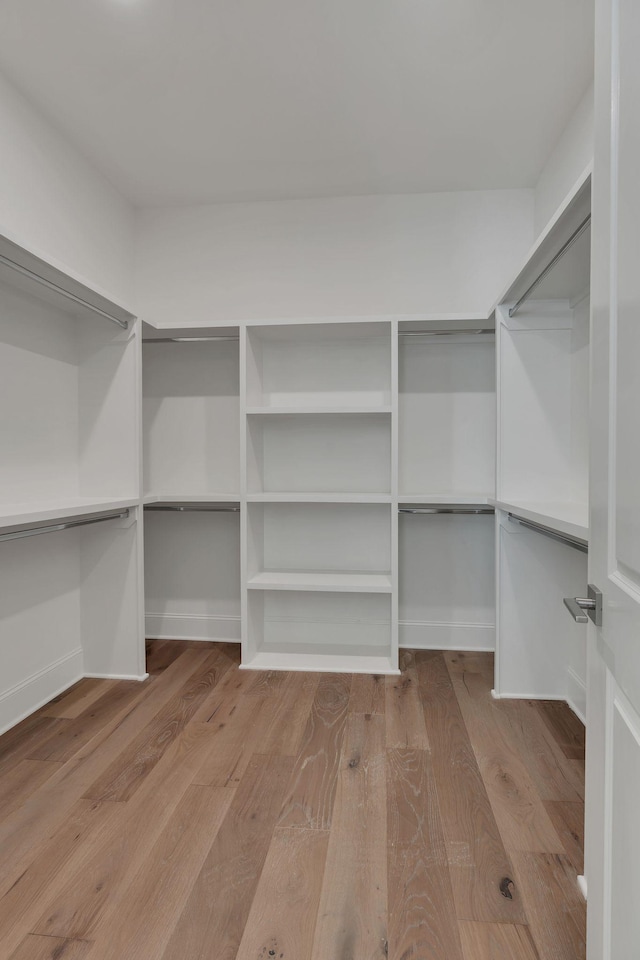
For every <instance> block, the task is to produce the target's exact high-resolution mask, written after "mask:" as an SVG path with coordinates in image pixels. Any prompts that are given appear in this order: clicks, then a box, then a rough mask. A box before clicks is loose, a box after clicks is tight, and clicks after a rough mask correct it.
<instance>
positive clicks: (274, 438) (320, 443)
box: [247, 413, 391, 495]
mask: <svg viewBox="0 0 640 960" xmlns="http://www.w3.org/2000/svg"><path fill="white" fill-rule="evenodd" d="M247 485H248V486H247V489H248V493H249V494H253V493H311V492H315V491H318V492H324V493H371V494H389V495H390V494H391V416H390V415H389V414H385V413H382V414H379V413H376V414H373V413H368V414H342V415H340V416H336V415H333V414H309V415H307V414H304V415H303V414H291V415H290V416H282V415H277V416H262V417H249V418H248V420H247Z"/></svg>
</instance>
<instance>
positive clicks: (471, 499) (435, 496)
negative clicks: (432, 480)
mask: <svg viewBox="0 0 640 960" xmlns="http://www.w3.org/2000/svg"><path fill="white" fill-rule="evenodd" d="M491 496H492V494H489V493H487V492H486V491H484V492H483V493H456V492H452V493H401V494H400V495H399V497H398V503H415V504H421V505H425V506H427V505H432V504H433V505H434V506H438V505H439V504H447V505H450V506H467V505H468V504H471V505H474V504H478V505H485V504H489V503H493V501H492V500H491V499H490V497H491Z"/></svg>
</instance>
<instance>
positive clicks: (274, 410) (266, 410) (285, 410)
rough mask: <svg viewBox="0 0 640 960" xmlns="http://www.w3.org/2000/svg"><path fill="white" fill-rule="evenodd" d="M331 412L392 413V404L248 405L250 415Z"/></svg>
mask: <svg viewBox="0 0 640 960" xmlns="http://www.w3.org/2000/svg"><path fill="white" fill-rule="evenodd" d="M314 413H318V414H327V413H329V414H331V413H389V414H390V413H391V407H390V406H383V407H374V406H371V407H366V406H337V405H336V406H331V405H327V404H324V405H322V406H310V405H309V404H307V405H305V406H301V405H300V406H280V407H276V406H274V407H267V406H265V407H247V414H249V415H250V416H290V417H291V416H296V415H306V414H314Z"/></svg>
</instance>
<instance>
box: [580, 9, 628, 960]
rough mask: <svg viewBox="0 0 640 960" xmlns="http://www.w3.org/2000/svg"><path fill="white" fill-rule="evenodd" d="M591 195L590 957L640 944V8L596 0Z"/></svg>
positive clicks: (616, 956) (617, 959)
mask: <svg viewBox="0 0 640 960" xmlns="http://www.w3.org/2000/svg"><path fill="white" fill-rule="evenodd" d="M596 8H597V23H596V38H597V49H596V53H597V56H596V154H595V165H594V197H593V255H594V256H593V284H592V302H593V334H594V336H593V360H592V364H593V365H592V378H593V382H592V401H593V402H592V416H593V423H592V457H591V528H592V539H591V551H590V562H589V579H590V582H591V583H593V584H595V585H596V586H597V587H599V589H600V590H601V591H602V593H603V596H604V609H603V615H602V627H601V628H597V627H595V626H593V627H591V628H590V638H589V645H590V649H589V657H590V683H589V690H588V731H589V736H588V740H587V743H588V756H587V851H586V854H587V859H586V877H587V883H588V892H589V927H588V957H589V960H603V958H604V960H632V958H636V957H638V955H639V954H638V951H639V950H640V912H639V911H638V904H639V903H640V818H639V817H638V797H639V796H640V443H639V440H638V437H639V433H638V411H639V410H640V378H639V377H638V360H639V358H640V322H639V318H640V272H639V271H638V249H640V180H639V178H638V170H639V169H640V126H639V124H638V103H640V60H638V51H637V46H638V38H639V37H640V5H639V4H638V2H637V0H598V3H597V4H596Z"/></svg>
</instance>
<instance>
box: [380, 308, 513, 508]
mask: <svg viewBox="0 0 640 960" xmlns="http://www.w3.org/2000/svg"><path fill="white" fill-rule="evenodd" d="M403 327H405V328H407V329H406V330H402V331H401V334H402V333H404V334H409V333H410V334H411V336H407V335H401V336H400V337H399V348H398V361H399V384H398V390H399V397H398V431H399V463H398V474H399V490H400V497H401V499H405V500H406V499H408V500H411V501H413V502H418V501H419V500H420V499H424V498H429V497H431V498H434V497H438V496H443V495H444V496H446V497H447V498H448V499H449V500H453V501H455V498H456V496H457V495H461V496H469V495H471V496H473V497H477V495H478V494H477V491H484V497H486V496H487V495H489V494H490V493H491V492H492V491H493V490H494V487H495V466H494V461H495V341H494V337H493V336H492V335H490V334H473V333H470V332H467V331H465V330H459V331H455V330H452V331H443V332H442V334H441V335H437V334H434V332H433V331H431V332H429V331H424V332H423V335H420V331H419V330H418V331H412V330H411V329H410V324H403ZM481 496H482V495H481Z"/></svg>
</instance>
